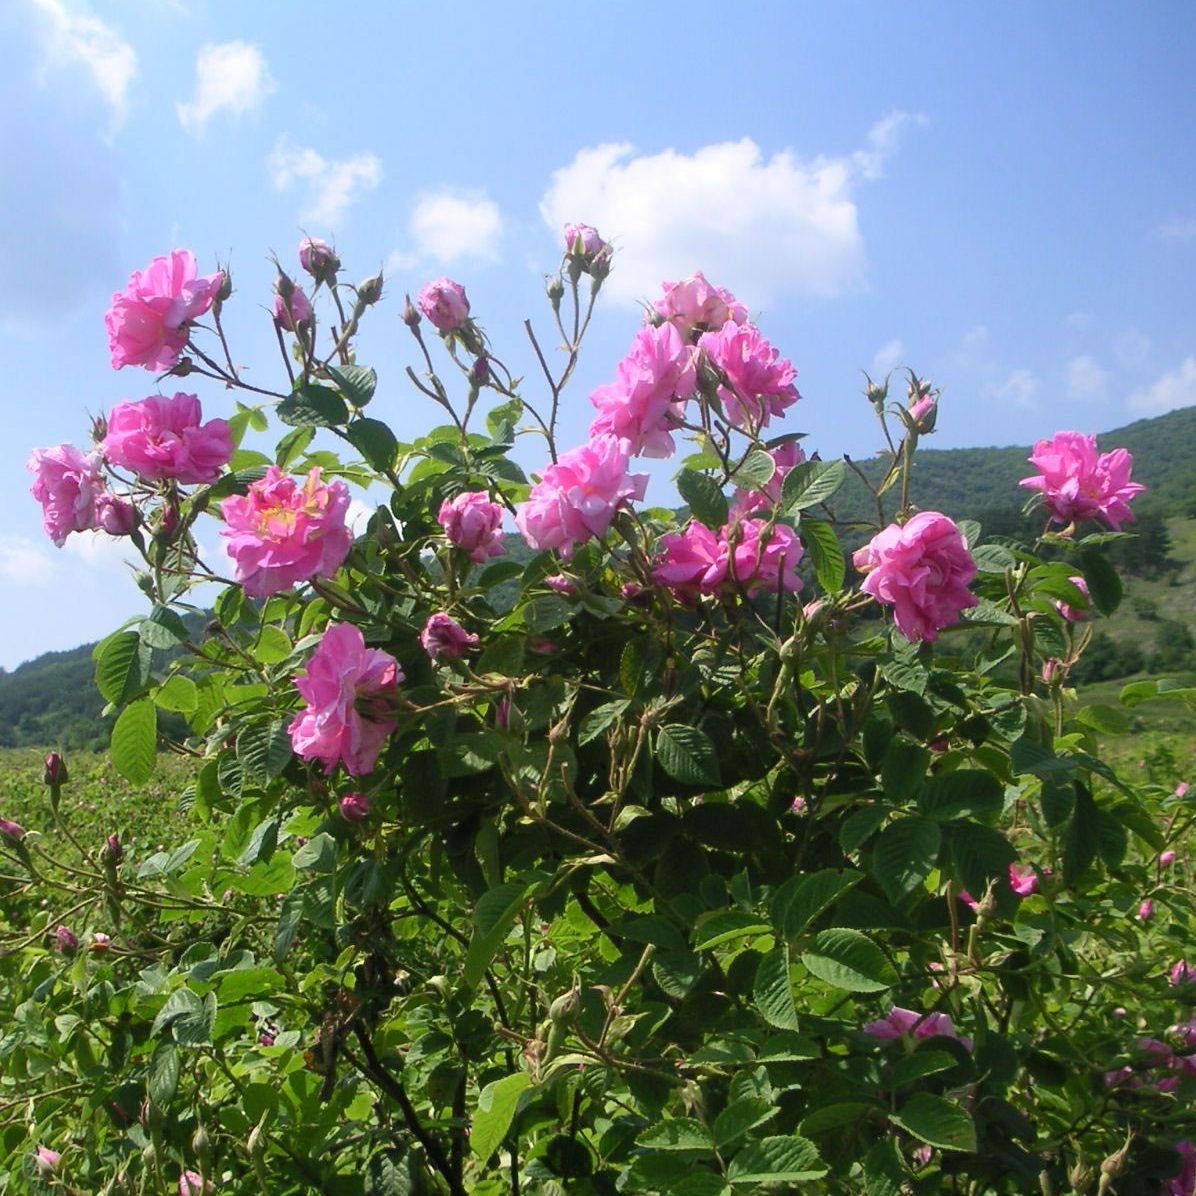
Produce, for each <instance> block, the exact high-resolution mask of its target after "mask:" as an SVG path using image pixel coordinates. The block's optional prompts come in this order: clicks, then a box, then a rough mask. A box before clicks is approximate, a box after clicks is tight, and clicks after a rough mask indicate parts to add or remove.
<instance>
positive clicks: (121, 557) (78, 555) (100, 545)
mask: <svg viewBox="0 0 1196 1196" xmlns="http://www.w3.org/2000/svg"><path fill="white" fill-rule="evenodd" d="M62 550H63V552H68V553H70V555H71V556H72V557H74V558H75V560H76V561H79V562H81V563H82V564H83V565H85V566H87V567H88V568H89V569H101V570H103V571H104V572H107V573H119V574H121V575H124V576H127V575H128V572H129V570H128V566H129V564H130V563H132V562H133V560H134V559H135V557H136V553H135V552H134V551H133V547H132V545H130V543H129V541H128V540H127V539H126V538H124V537H121V536H108V535H105V534H104V533H103V532H80V533H78V534H77V535H73V536H68V537H67V540H66V543H65V544H64V545H63V546H62Z"/></svg>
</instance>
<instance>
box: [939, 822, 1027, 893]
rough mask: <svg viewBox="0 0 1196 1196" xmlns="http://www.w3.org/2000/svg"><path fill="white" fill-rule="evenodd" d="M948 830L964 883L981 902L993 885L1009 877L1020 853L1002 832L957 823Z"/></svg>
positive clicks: (975, 825) (954, 859)
mask: <svg viewBox="0 0 1196 1196" xmlns="http://www.w3.org/2000/svg"><path fill="white" fill-rule="evenodd" d="M945 830H946V834H947V835H948V846H949V848H950V853H951V859H952V860H953V861H954V864H955V871H956V874H957V875H958V877H959V880H960V883H961V884H962V885H963V887H964V888H965V889H967V890H968V891H969V892H970V893H972V894H974V895H975V896H976V897H977V898H979V897H980V895H981V894H982V893H983V892H984V890H985V889H986V888H987V887H988V884H989V882H990V881H993V880H1000V879H1001V878H1002V877H1006V876H1008V875H1009V865H1010V864H1012V863H1014V862H1016V860H1017V852H1016V851H1015V850H1014V847H1013V844H1012V843H1010V842H1009V840H1008V839H1006V838H1005V836H1004V835H1003V834H1002V833H1001V832H1000V831H998V830H994V829H993V828H992V827H990V826H981V825H980V824H979V823H975V822H958V823H954V824H952V825H951V826H950V827H948V828H945Z"/></svg>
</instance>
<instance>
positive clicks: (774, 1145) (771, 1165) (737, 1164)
mask: <svg viewBox="0 0 1196 1196" xmlns="http://www.w3.org/2000/svg"><path fill="white" fill-rule="evenodd" d="M828 1170H830V1168H828V1167H827V1166H826V1164H825V1163H823V1161H822V1158H821V1156H820V1155H819V1154H818V1148H817V1147H816V1146H815V1145H814V1143H813V1142H809V1141H807V1140H806V1139H805V1138H799V1137H798V1136H797V1135H796V1134H790V1135H786V1136H785V1137H777V1138H761V1139H760V1141H759V1142H750V1143H748V1145H747V1146H745V1147H744V1148H743V1149H742V1150H741V1151H740V1152H739V1153H738V1154H737V1155H736V1156H735V1157H734V1158H733V1159H732V1160H731V1165H730V1166H729V1167H728V1168H727V1178H728V1179H729V1180H730V1181H731V1183H732V1184H733V1185H734V1186H735V1187H739V1186H741V1185H745V1186H746V1185H747V1184H773V1183H790V1184H792V1183H800V1182H801V1181H802V1180H805V1179H818V1178H819V1177H820V1176H823V1175H825V1174H826V1173H827V1171H828Z"/></svg>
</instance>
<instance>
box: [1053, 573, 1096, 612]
mask: <svg viewBox="0 0 1196 1196" xmlns="http://www.w3.org/2000/svg"><path fill="white" fill-rule="evenodd" d="M1067 580H1068V581H1070V582H1071V584H1072V585H1073V586H1075V587H1076V589H1077V590H1079V591H1080V593H1081V594H1083V595H1084V605H1083V606H1069V605H1068V604H1067V603H1066V602H1056V603H1055V609H1056V610H1057V611H1058V612H1059V613H1060V614H1061V615H1062V616H1063V617H1064V618H1065V619H1066V620H1067V621H1068V622H1069V623H1084V622H1087V621H1088V620H1089V619H1091V618H1092V602H1091V595H1090V594H1089V593H1088V583H1087V582H1086V581H1085V580H1084V579H1083V578H1082V577H1069V578H1068V579H1067Z"/></svg>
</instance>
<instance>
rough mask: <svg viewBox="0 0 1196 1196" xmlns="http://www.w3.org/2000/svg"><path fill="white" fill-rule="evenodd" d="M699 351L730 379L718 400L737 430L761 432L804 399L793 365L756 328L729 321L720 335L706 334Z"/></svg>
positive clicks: (720, 388) (715, 333)
mask: <svg viewBox="0 0 1196 1196" xmlns="http://www.w3.org/2000/svg"><path fill="white" fill-rule="evenodd" d="M698 347H699V348H700V349H702V350H703V351H704V352H705V354H706V356H707V358H708V359H709V361H710V362H711V363H712V364H713V365H715V366H717V367H718V369H720V370H721V371H722V372H723V374H725V375H726V379H727V381H726V384H725V385H723V386H720V387H719V388H718V397H719V401H720V402H721V403H722V405H723V411H724V412H725V413H726V416H727V419H729V420H730V421H731V423H733V424H734V425H735V426H736V427H737V428H746V429H749V430H751V431H758V430H759V429H760V428H763V427H765V426H766V425H767V424H768V422H769V421H770V419H771V418H772V417H773V416H774V415H775V416H781V415H783V414H784V413H785V408H786V407H790V406H792V405H793V404H794V403H796V402H797V400H798V399H799V398H801V396H800V395H799V394H798V393H797V387H796V386H794V385H793V379H794V378H796V377H797V370H795V369H794V368H793V363H792V362H790V361H788V360H786V359H785V358H784V357H781V356H779V354H778V353H777V350H776V349H775V348H773V346H772V345H771V344H769V342H768V341H767V340H765V338H764V337H763V336H761V335H760V330H759V329H758V328H757V327H756V326H755V325H754V324H742V325H741V324H736V323H735V322H734V321H729V322H728V323H726V324H724V325H723V326H722V328H720V329H719V330H718V331H717V332H707V333H704V334H703V335H702V338H701V339H700V340H699V341H698Z"/></svg>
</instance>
